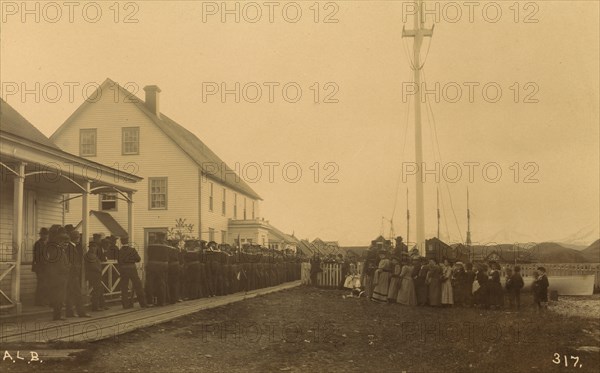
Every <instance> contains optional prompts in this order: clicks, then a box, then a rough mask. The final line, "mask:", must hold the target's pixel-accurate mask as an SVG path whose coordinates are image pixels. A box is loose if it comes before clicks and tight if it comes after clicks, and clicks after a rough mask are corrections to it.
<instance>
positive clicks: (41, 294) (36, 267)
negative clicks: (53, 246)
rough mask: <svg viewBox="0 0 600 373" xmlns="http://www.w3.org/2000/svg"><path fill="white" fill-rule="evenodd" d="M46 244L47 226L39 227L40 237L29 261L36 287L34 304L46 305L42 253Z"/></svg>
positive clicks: (45, 284) (44, 269)
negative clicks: (31, 259)
mask: <svg viewBox="0 0 600 373" xmlns="http://www.w3.org/2000/svg"><path fill="white" fill-rule="evenodd" d="M46 244H48V228H42V229H40V239H39V240H37V241H36V242H35V244H34V245H33V261H32V263H31V270H32V271H33V272H35V277H36V280H37V282H36V287H35V305H36V306H47V305H48V295H47V285H48V284H47V280H46V276H45V274H46V268H45V266H44V264H45V261H44V260H43V257H42V255H43V254H44V251H45V248H46Z"/></svg>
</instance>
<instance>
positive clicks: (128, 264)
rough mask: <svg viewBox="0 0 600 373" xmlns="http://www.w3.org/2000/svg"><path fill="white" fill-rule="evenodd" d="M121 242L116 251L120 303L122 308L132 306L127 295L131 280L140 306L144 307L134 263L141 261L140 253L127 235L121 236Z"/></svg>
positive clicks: (143, 298) (144, 296) (144, 298)
mask: <svg viewBox="0 0 600 373" xmlns="http://www.w3.org/2000/svg"><path fill="white" fill-rule="evenodd" d="M121 243H122V244H123V246H122V247H121V249H120V250H119V251H118V253H119V254H118V263H119V272H121V304H122V305H123V308H124V309H127V308H133V299H132V297H130V295H129V282H131V284H132V287H133V291H134V293H135V296H136V297H137V300H138V302H139V304H140V307H142V308H146V307H148V305H147V303H146V295H145V293H144V288H143V287H142V281H141V280H140V276H139V274H138V271H137V268H136V263H139V262H140V261H141V258H140V254H138V252H137V250H136V249H135V248H134V247H132V246H130V245H129V237H122V238H121Z"/></svg>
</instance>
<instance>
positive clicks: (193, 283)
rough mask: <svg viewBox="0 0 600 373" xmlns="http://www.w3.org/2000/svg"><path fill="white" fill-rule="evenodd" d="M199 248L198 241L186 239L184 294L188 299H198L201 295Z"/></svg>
mask: <svg viewBox="0 0 600 373" xmlns="http://www.w3.org/2000/svg"><path fill="white" fill-rule="evenodd" d="M198 249H199V247H198V245H197V243H196V241H193V240H189V241H186V243H185V252H184V253H183V262H184V271H185V292H184V294H185V297H186V298H187V299H198V298H199V297H200V292H199V287H200V279H199V277H200V255H199V252H198V251H197V250H198Z"/></svg>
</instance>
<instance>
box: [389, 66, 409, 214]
mask: <svg viewBox="0 0 600 373" xmlns="http://www.w3.org/2000/svg"><path fill="white" fill-rule="evenodd" d="M411 81H412V77H411ZM409 116H410V96H408V104H407V109H406V122H405V123H406V125H405V126H404V143H403V144H402V153H400V158H401V159H404V153H405V151H406V138H407V137H408V136H407V135H408V120H409ZM401 179H402V165H401V166H400V172H399V173H398V181H397V182H396V194H395V197H396V198H395V199H394V208H393V210H392V219H394V214H395V213H396V207H397V205H398V191H399V190H400V180H401Z"/></svg>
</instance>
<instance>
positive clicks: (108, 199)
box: [100, 193, 117, 211]
mask: <svg viewBox="0 0 600 373" xmlns="http://www.w3.org/2000/svg"><path fill="white" fill-rule="evenodd" d="M100 211H117V193H103V194H100Z"/></svg>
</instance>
